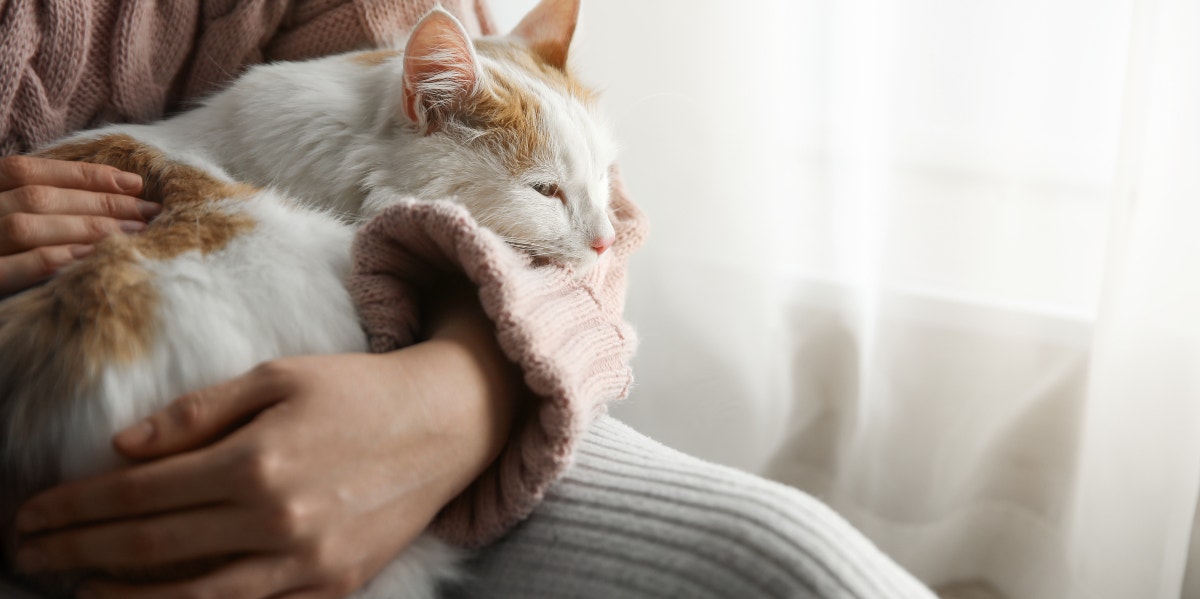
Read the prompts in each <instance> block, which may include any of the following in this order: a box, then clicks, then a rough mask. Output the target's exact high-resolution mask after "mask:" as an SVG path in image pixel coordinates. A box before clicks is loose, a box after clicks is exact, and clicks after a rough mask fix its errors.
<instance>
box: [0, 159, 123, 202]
mask: <svg viewBox="0 0 1200 599" xmlns="http://www.w3.org/2000/svg"><path fill="white" fill-rule="evenodd" d="M26 185H49V186H52V187H64V188H69V189H83V190H88V191H100V192H108V193H120V194H125V195H137V194H138V193H141V191H142V178H141V177H140V176H138V175H135V174H133V173H127V172H124V171H121V170H118V169H115V168H113V167H111V166H105V165H102V164H91V163H88V162H71V161H64V160H51V159H49V158H38V157H36V156H8V157H5V158H0V191H8V190H10V189H16V188H18V187H24V186H26Z"/></svg>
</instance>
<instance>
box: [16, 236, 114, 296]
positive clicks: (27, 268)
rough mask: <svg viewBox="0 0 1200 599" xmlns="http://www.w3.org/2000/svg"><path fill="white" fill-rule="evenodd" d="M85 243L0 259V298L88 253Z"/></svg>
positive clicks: (30, 251)
mask: <svg viewBox="0 0 1200 599" xmlns="http://www.w3.org/2000/svg"><path fill="white" fill-rule="evenodd" d="M95 249H96V248H95V247H94V246H92V245H88V244H74V245H51V246H44V247H40V248H37V249H35V250H29V251H27V252H21V253H19V254H13V255H11V256H0V298H2V297H4V296H6V295H8V294H10V293H16V292H18V291H21V290H22V289H26V288H28V287H32V286H33V285H35V284H37V283H40V282H42V281H44V280H46V279H48V278H50V277H51V276H52V275H53V274H54V273H56V272H58V270H59V269H61V268H62V267H64V266H66V265H68V264H70V263H72V262H74V261H76V260H79V259H80V258H83V257H85V256H87V255H89V254H91V253H92V252H93V251H94V250H95Z"/></svg>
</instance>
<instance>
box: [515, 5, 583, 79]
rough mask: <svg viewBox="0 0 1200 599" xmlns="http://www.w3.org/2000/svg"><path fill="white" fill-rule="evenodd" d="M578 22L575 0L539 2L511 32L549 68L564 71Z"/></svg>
mask: <svg viewBox="0 0 1200 599" xmlns="http://www.w3.org/2000/svg"><path fill="white" fill-rule="evenodd" d="M578 21H579V0H542V1H541V2H539V3H538V5H537V6H535V7H533V10H531V11H529V14H527V15H525V18H524V19H521V22H520V23H518V24H517V27H516V29H513V32H512V35H513V37H517V38H520V39H521V40H524V42H525V43H526V44H528V45H529V48H530V49H531V50H533V52H534V53H535V54H537V55H538V56H539V57H540V58H541V59H542V60H544V61H546V63H547V64H549V65H550V66H552V67H554V68H556V69H559V70H565V69H566V68H567V50H568V49H569V48H570V47H571V37H572V36H574V35H575V24H576V23H577V22H578Z"/></svg>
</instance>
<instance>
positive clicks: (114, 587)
mask: <svg viewBox="0 0 1200 599" xmlns="http://www.w3.org/2000/svg"><path fill="white" fill-rule="evenodd" d="M307 577H308V576H307V575H306V573H304V572H299V571H297V568H296V566H295V564H294V563H292V562H291V561H290V560H288V559H286V558H284V557H281V556H275V555H252V556H249V557H245V558H242V559H239V560H237V561H235V562H233V563H231V564H228V565H225V566H222V567H220V568H217V569H216V570H214V571H212V572H210V573H208V574H205V575H203V576H200V577H198V578H194V579H191V580H185V581H181V582H171V583H167V584H151V585H135V584H127V583H120V582H115V581H111V580H90V581H88V582H86V583H85V584H84V585H83V589H84V593H81V596H84V597H89V598H95V599H160V598H161V597H245V598H246V599H265V598H267V597H276V596H278V595H279V593H281V592H285V591H288V590H289V589H291V588H292V585H293V584H295V583H293V582H291V581H293V580H296V579H301V580H302V579H305V578H307Z"/></svg>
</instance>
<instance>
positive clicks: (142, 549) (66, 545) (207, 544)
mask: <svg viewBox="0 0 1200 599" xmlns="http://www.w3.org/2000/svg"><path fill="white" fill-rule="evenodd" d="M265 526H266V524H264V523H263V518H262V517H261V515H260V514H257V513H254V512H251V511H249V510H246V509H243V508H240V507H235V506H233V505H232V504H214V505H212V506H210V507H208V508H204V509H200V510H189V511H186V512H174V513H168V514H162V515H159V516H154V517H150V518H141V519H138V520H136V521H116V522H111V523H107V524H100V525H97V526H89V527H85V528H77V529H68V530H64V531H60V532H55V533H52V534H48V535H43V536H39V537H34V538H31V539H28V540H26V541H25V542H23V543H22V544H21V546H20V548H19V549H18V551H17V554H16V563H17V567H18V568H19V569H21V570H22V571H23V572H25V573H27V574H37V573H39V572H61V571H66V570H75V569H89V570H95V569H101V570H106V569H124V568H139V569H140V568H144V567H152V566H158V565H163V564H172V563H180V562H187V561H193V560H198V559H203V558H210V557H213V556H223V555H230V554H240V553H246V552H255V551H264V550H270V549H274V548H275V547H273V546H272V544H273V541H272V537H270V535H268V533H267V531H265V530H263V528H264V527H265Z"/></svg>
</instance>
